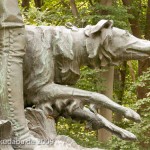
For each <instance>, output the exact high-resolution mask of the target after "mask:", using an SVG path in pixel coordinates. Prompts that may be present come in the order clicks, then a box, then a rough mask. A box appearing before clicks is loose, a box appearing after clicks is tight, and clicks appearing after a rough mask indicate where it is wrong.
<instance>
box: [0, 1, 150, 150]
mask: <svg viewBox="0 0 150 150" xmlns="http://www.w3.org/2000/svg"><path fill="white" fill-rule="evenodd" d="M11 4H12V5H11ZM17 5H18V4H17V1H16V0H9V2H8V0H0V7H1V9H0V15H1V19H0V56H1V57H0V103H1V105H0V111H1V113H0V119H1V120H8V121H9V122H11V126H12V131H13V135H12V137H9V138H12V139H18V140H29V139H31V141H33V142H35V143H34V144H33V145H32V144H31V145H13V147H14V149H17V148H18V147H17V146H19V148H20V149H28V150H29V149H38V148H40V149H43V147H41V146H38V143H39V142H38V138H39V139H40V137H36V138H35V137H34V136H32V135H31V133H30V131H29V129H28V127H27V122H26V118H25V115H24V103H23V93H24V98H25V107H32V106H34V107H35V109H33V110H32V109H30V110H28V109H27V113H28V114H27V118H28V115H30V114H32V115H31V116H36V114H37V116H36V117H37V118H38V117H39V116H42V117H39V118H44V115H46V116H48V115H51V116H53V117H54V118H55V117H58V116H59V115H63V116H65V117H68V116H71V117H72V118H78V119H84V120H86V121H88V122H89V123H90V124H91V126H92V127H93V128H94V129H99V128H102V127H104V128H106V129H108V130H109V131H111V132H113V133H114V134H116V135H118V136H119V137H120V138H122V139H127V140H135V139H136V137H135V136H134V135H133V134H132V133H130V132H128V131H126V130H124V129H121V128H119V127H117V126H115V125H114V124H112V123H110V122H109V121H107V120H106V119H105V118H104V117H102V116H101V115H99V114H97V112H96V110H94V109H93V108H91V109H88V108H86V107H84V105H85V104H90V103H91V104H97V105H102V106H104V107H107V108H109V109H111V110H113V111H116V112H119V113H121V114H123V115H124V116H125V117H126V118H129V119H132V120H134V121H137V122H138V121H140V116H139V115H138V114H137V113H136V112H134V111H133V110H131V109H129V108H125V107H123V106H120V105H118V104H116V103H115V102H113V101H112V100H110V99H109V98H107V97H106V96H104V95H102V94H98V93H93V92H88V91H84V90H79V89H75V88H71V87H69V86H66V85H73V84H75V83H76V81H77V80H78V78H79V76H80V70H79V69H80V66H82V65H87V66H89V67H93V68H95V67H96V68H99V67H100V66H106V65H116V64H117V62H118V61H122V60H131V59H140V58H145V57H149V55H150V42H149V41H146V40H141V39H138V38H136V37H134V36H132V35H131V34H129V33H128V32H127V31H124V30H121V29H118V28H115V27H113V22H112V21H109V20H101V21H100V22H98V23H97V24H96V25H95V26H87V27H86V28H71V29H68V28H66V27H63V26H58V27H53V26H51V27H46V26H41V27H35V26H26V32H27V35H26V37H25V36H24V25H23V22H22V18H21V16H20V12H19V9H18V7H17ZM8 10H9V11H8ZM74 29H75V30H74ZM25 39H26V41H25ZM25 43H26V44H25ZM25 46H26V55H25V56H24V53H25V52H24V49H25ZM23 56H24V64H23V65H24V66H23V68H24V92H23V89H22V87H23V78H22V62H23ZM39 108H40V109H41V110H43V112H44V113H45V114H43V112H41V111H40V112H39ZM36 111H37V112H36ZM36 117H35V118H36ZM32 119H33V118H32ZM32 119H31V120H30V117H29V121H31V122H32ZM39 120H40V119H39ZM1 122H2V125H3V124H4V125H8V123H7V122H6V121H1ZM34 125H35V126H36V124H34ZM41 128H43V126H42V127H41ZM30 130H31V128H30ZM0 131H1V129H0ZM41 131H42V132H43V133H45V130H42V129H41ZM3 138H4V137H1V139H3ZM19 148H18V149H19Z"/></svg>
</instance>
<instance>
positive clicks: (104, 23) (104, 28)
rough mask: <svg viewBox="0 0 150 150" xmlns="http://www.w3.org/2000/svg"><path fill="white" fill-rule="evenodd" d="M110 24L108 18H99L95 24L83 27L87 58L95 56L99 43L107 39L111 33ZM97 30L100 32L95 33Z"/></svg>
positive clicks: (111, 23) (101, 43)
mask: <svg viewBox="0 0 150 150" xmlns="http://www.w3.org/2000/svg"><path fill="white" fill-rule="evenodd" d="M112 25H113V22H112V21H110V20H101V21H99V22H98V23H97V24H96V25H95V26H89V25H88V26H87V27H86V28H85V30H84V33H85V35H86V36H87V39H86V47H87V52H88V54H89V58H92V59H94V58H95V56H97V54H98V51H99V49H100V47H101V45H103V43H104V41H105V40H106V39H108V38H107V37H108V36H111V35H112V29H111V27H112ZM99 32H100V34H97V33H99Z"/></svg>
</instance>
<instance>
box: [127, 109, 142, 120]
mask: <svg viewBox="0 0 150 150" xmlns="http://www.w3.org/2000/svg"><path fill="white" fill-rule="evenodd" d="M124 116H125V117H126V118H128V119H130V120H133V121H135V122H141V117H140V115H139V114H138V113H136V112H135V111H134V110H132V109H130V108H127V109H126V111H125V113H124Z"/></svg>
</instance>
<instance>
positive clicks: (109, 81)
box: [98, 67, 114, 142]
mask: <svg viewBox="0 0 150 150" xmlns="http://www.w3.org/2000/svg"><path fill="white" fill-rule="evenodd" d="M106 69H107V71H105V72H104V73H102V78H105V79H106V81H105V83H104V85H105V87H106V88H107V89H106V90H105V91H103V92H101V93H103V94H104V95H106V96H108V97H109V98H111V99H112V94H113V79H114V67H108V68H106ZM99 113H100V114H101V115H102V116H104V117H105V118H106V119H108V120H109V121H112V111H111V110H108V109H106V108H101V109H100V110H99ZM111 136H112V134H111V133H110V132H108V131H107V130H105V129H100V130H98V140H99V141H100V142H107V141H108V140H110V138H111Z"/></svg>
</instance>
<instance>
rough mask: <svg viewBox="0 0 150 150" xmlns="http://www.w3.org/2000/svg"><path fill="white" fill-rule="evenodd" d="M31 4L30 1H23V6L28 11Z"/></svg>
mask: <svg viewBox="0 0 150 150" xmlns="http://www.w3.org/2000/svg"><path fill="white" fill-rule="evenodd" d="M29 2H30V0H22V4H21V6H22V7H24V8H26V9H29Z"/></svg>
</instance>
